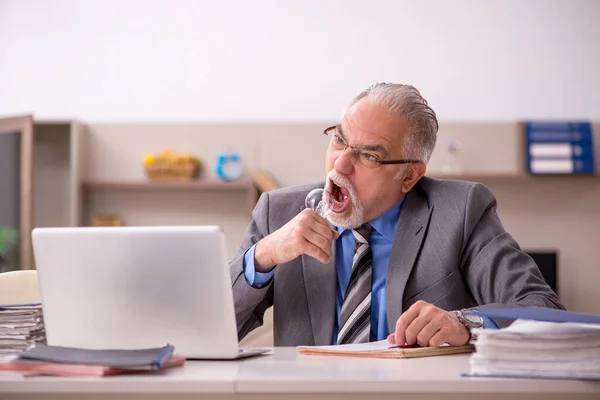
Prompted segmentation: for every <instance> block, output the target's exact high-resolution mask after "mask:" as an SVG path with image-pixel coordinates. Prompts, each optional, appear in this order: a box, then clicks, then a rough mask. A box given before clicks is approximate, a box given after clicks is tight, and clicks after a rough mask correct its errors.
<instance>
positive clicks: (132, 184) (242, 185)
mask: <svg viewBox="0 0 600 400" xmlns="http://www.w3.org/2000/svg"><path fill="white" fill-rule="evenodd" d="M81 186H82V189H83V190H82V195H83V199H84V202H85V199H86V198H88V197H89V195H90V194H91V192H97V191H137V192H164V191H169V192H172V191H183V192H209V191H210V192H215V191H217V192H219V191H223V192H233V191H240V192H246V196H247V198H248V209H249V213H252V210H253V209H254V206H255V205H256V201H257V196H258V190H257V188H256V186H255V185H254V182H253V181H252V180H250V179H241V180H237V181H231V182H228V181H218V180H194V181H151V180H148V181H98V182H94V181H86V182H82V184H81Z"/></svg>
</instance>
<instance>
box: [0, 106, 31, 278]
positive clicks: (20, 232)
mask: <svg viewBox="0 0 600 400" xmlns="http://www.w3.org/2000/svg"><path fill="white" fill-rule="evenodd" d="M32 165H33V118H32V117H31V116H30V115H24V116H18V117H10V118H0V253H1V254H2V258H3V260H0V262H1V263H2V264H3V265H0V271H7V270H15V269H32V268H33V267H34V266H33V251H32V246H31V230H32V229H33V207H32V204H33V203H32V200H33V168H32Z"/></svg>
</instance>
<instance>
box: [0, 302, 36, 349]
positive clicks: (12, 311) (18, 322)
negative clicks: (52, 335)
mask: <svg viewBox="0 0 600 400" xmlns="http://www.w3.org/2000/svg"><path fill="white" fill-rule="evenodd" d="M45 342H46V331H45V329H44V317H43V315H42V307H41V305H40V304H15V305H0V356H3V355H7V354H14V353H20V352H22V351H24V350H27V349H28V348H29V347H30V346H31V345H33V344H36V343H45Z"/></svg>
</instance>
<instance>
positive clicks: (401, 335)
mask: <svg viewBox="0 0 600 400" xmlns="http://www.w3.org/2000/svg"><path fill="white" fill-rule="evenodd" d="M424 304H425V303H424V302H422V301H418V302H416V303H415V304H413V305H412V306H410V308H409V309H408V310H406V311H405V312H404V313H403V314H402V315H401V316H400V318H398V321H397V322H396V332H395V334H396V344H398V345H404V344H407V342H406V328H408V326H409V325H410V324H411V322H413V320H414V319H415V318H417V316H418V315H419V310H420V309H421V308H422V307H423V305H424ZM408 344H411V343H408Z"/></svg>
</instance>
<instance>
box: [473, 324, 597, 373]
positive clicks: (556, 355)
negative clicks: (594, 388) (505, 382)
mask: <svg viewBox="0 0 600 400" xmlns="http://www.w3.org/2000/svg"><path fill="white" fill-rule="evenodd" d="M474 332H476V333H477V335H478V338H477V341H476V343H475V347H476V352H475V353H474V354H473V355H472V356H471V359H470V367H471V372H470V375H472V376H501V377H517V378H554V379H591V380H600V324H592V323H579V322H548V321H534V320H524V319H518V320H516V321H515V322H514V323H512V324H511V325H510V326H509V327H507V328H504V329H497V330H494V329H477V330H474Z"/></svg>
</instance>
